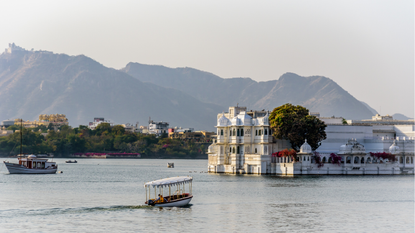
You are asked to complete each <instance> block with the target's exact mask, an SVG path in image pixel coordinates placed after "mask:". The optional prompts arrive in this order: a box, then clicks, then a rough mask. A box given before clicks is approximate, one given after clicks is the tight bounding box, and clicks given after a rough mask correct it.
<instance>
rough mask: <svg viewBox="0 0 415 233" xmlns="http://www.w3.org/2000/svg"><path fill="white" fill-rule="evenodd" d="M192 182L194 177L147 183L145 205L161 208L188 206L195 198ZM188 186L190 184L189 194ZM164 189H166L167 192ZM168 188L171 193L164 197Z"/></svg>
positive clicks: (180, 177) (179, 177)
mask: <svg viewBox="0 0 415 233" xmlns="http://www.w3.org/2000/svg"><path fill="white" fill-rule="evenodd" d="M192 181H193V178H192V177H189V176H178V177H170V178H165V179H161V180H155V181H151V182H147V183H145V184H144V187H145V188H146V202H145V204H147V205H151V206H159V207H181V206H185V205H188V204H189V203H190V201H191V200H192V198H193V195H192ZM186 184H188V190H187V192H186ZM164 188H166V191H165V190H164ZM167 188H168V191H169V193H168V195H167V196H164V192H166V193H167ZM153 190H154V191H153ZM152 193H153V194H154V198H152Z"/></svg>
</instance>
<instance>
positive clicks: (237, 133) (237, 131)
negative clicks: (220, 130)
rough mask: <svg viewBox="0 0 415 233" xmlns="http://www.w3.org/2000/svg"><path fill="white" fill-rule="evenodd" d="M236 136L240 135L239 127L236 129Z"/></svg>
mask: <svg viewBox="0 0 415 233" xmlns="http://www.w3.org/2000/svg"><path fill="white" fill-rule="evenodd" d="M236 136H238V137H239V129H237V130H236Z"/></svg>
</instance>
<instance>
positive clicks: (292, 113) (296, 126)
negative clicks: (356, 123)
mask: <svg viewBox="0 0 415 233" xmlns="http://www.w3.org/2000/svg"><path fill="white" fill-rule="evenodd" d="M308 112H309V111H308V109H306V108H304V107H302V106H300V105H297V106H294V105H292V104H284V105H282V106H279V107H277V108H274V110H273V111H272V112H271V115H270V117H269V122H270V127H271V129H272V130H273V136H274V137H275V138H277V139H287V140H289V141H290V143H291V146H292V147H293V148H294V149H295V150H296V151H299V150H300V147H301V145H302V144H303V143H304V140H305V139H307V143H308V144H309V145H310V146H311V148H312V150H316V149H317V148H318V147H319V146H320V145H321V141H323V140H324V139H326V138H327V137H326V132H325V129H326V127H327V125H326V124H324V122H323V121H321V120H320V119H318V118H317V117H315V116H311V115H309V114H308Z"/></svg>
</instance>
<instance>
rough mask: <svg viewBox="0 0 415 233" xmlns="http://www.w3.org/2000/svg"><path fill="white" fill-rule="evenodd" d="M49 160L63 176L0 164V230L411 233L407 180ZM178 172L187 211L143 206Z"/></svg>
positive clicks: (202, 163)
mask: <svg viewBox="0 0 415 233" xmlns="http://www.w3.org/2000/svg"><path fill="white" fill-rule="evenodd" d="M1 160H4V159H1ZM7 160H10V161H13V160H15V159H7ZM16 161H17V160H16ZM55 161H57V162H58V164H59V169H58V170H60V171H63V173H61V174H54V175H9V174H6V173H7V170H6V168H5V166H4V165H3V164H1V165H0V173H1V174H0V231H2V232H4V231H6V232H7V231H10V232H104V231H105V232H144V231H145V232H160V231H173V232H208V231H210V232H316V231H323V232H414V176H410V175H408V176H304V177H295V178H293V177H277V176H258V175H219V174H208V173H201V172H206V171H207V160H146V159H137V160H129V159H114V160H110V159H107V160H105V159H102V160H101V159H78V163H77V164H65V163H64V159H55ZM167 162H174V163H175V168H167V167H166V164H167ZM189 171H192V173H189ZM195 171H196V172H195ZM183 175H190V176H192V177H193V179H194V181H193V195H194V198H193V200H192V202H191V204H192V205H191V206H189V207H186V208H175V207H174V208H158V207H147V206H145V205H143V203H144V201H145V195H146V193H145V189H144V187H143V184H144V182H147V181H152V180H155V179H160V178H165V177H171V176H183Z"/></svg>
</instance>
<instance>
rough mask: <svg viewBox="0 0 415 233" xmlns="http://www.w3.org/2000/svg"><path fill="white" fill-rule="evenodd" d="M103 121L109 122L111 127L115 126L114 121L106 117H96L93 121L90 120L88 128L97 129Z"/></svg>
mask: <svg viewBox="0 0 415 233" xmlns="http://www.w3.org/2000/svg"><path fill="white" fill-rule="evenodd" d="M102 123H108V124H110V126H111V127H113V126H114V123H113V122H111V121H107V120H105V119H104V117H95V118H94V121H93V122H89V124H88V128H90V129H92V130H95V129H96V128H97V127H98V125H100V124H102Z"/></svg>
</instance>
